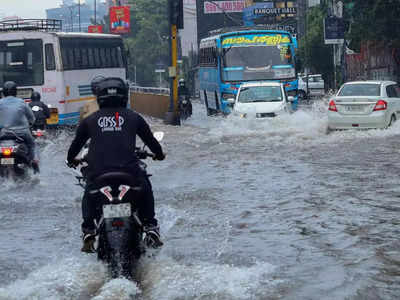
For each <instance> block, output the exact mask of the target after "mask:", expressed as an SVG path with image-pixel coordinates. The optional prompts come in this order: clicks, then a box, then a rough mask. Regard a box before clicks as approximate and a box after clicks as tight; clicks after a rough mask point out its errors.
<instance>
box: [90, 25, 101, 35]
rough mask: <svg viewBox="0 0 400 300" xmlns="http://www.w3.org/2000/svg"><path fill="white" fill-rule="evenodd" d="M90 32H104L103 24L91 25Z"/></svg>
mask: <svg viewBox="0 0 400 300" xmlns="http://www.w3.org/2000/svg"><path fill="white" fill-rule="evenodd" d="M88 32H89V33H103V26H102V25H89V26H88Z"/></svg>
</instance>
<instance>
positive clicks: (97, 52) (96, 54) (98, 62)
mask: <svg viewBox="0 0 400 300" xmlns="http://www.w3.org/2000/svg"><path fill="white" fill-rule="evenodd" d="M93 51H94V64H95V66H96V68H100V66H101V60H100V50H99V48H94V49H93Z"/></svg>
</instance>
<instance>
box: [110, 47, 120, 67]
mask: <svg viewBox="0 0 400 300" xmlns="http://www.w3.org/2000/svg"><path fill="white" fill-rule="evenodd" d="M110 52H111V66H112V67H117V66H118V63H117V55H116V49H115V48H111V49H110Z"/></svg>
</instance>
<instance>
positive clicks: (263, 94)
mask: <svg viewBox="0 0 400 300" xmlns="http://www.w3.org/2000/svg"><path fill="white" fill-rule="evenodd" d="M293 100H294V98H293V97H291V96H289V97H288V96H287V93H286V91H285V88H284V86H283V84H282V83H280V82H251V83H243V84H242V85H241V86H240V87H239V90H238V93H237V95H236V98H235V99H233V98H231V99H228V102H229V103H230V104H231V105H233V113H234V114H236V115H240V116H241V117H254V118H268V117H276V116H277V115H280V114H287V113H292V112H293V110H292V105H291V101H293Z"/></svg>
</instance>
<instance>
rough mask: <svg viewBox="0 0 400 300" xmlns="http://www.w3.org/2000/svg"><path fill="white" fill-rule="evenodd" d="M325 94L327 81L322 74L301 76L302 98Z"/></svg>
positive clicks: (300, 90)
mask: <svg viewBox="0 0 400 300" xmlns="http://www.w3.org/2000/svg"><path fill="white" fill-rule="evenodd" d="M324 94H325V82H324V79H322V75H321V74H312V75H308V89H307V76H300V77H299V87H298V95H299V98H300V99H306V98H307V97H308V96H309V97H313V96H323V95H324Z"/></svg>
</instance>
